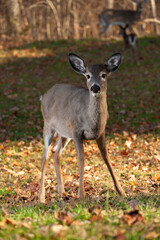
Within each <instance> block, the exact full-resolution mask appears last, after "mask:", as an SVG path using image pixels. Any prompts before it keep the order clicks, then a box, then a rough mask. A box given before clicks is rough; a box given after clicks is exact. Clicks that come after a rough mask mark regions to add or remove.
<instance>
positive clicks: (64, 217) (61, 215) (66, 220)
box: [54, 211, 73, 225]
mask: <svg viewBox="0 0 160 240" xmlns="http://www.w3.org/2000/svg"><path fill="white" fill-rule="evenodd" d="M54 216H55V219H56V220H57V221H59V222H60V223H63V224H67V225H70V224H71V223H72V222H73V218H72V216H71V215H69V214H68V213H67V212H66V211H59V212H55V213H54Z"/></svg>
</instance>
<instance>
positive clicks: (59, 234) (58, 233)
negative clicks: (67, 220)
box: [50, 224, 68, 239]
mask: <svg viewBox="0 0 160 240" xmlns="http://www.w3.org/2000/svg"><path fill="white" fill-rule="evenodd" d="M50 230H51V232H52V233H53V234H54V237H55V238H60V239H65V235H66V231H67V230H68V227H67V226H63V225H59V224H58V225H56V224H52V225H51V227H50Z"/></svg>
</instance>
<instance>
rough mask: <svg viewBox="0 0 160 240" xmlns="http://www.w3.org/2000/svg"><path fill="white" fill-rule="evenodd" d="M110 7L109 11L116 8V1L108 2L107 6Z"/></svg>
mask: <svg viewBox="0 0 160 240" xmlns="http://www.w3.org/2000/svg"><path fill="white" fill-rule="evenodd" d="M107 5H108V6H107V7H108V8H109V9H112V8H114V0H108V4H107Z"/></svg>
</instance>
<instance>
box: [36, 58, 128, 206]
mask: <svg viewBox="0 0 160 240" xmlns="http://www.w3.org/2000/svg"><path fill="white" fill-rule="evenodd" d="M69 61H70V64H71V66H72V67H73V69H74V70H75V71H76V72H77V73H80V74H82V75H84V76H85V77H86V79H87V87H88V88H81V87H76V86H73V85H69V84H57V85H54V86H53V87H52V88H50V89H49V90H48V91H47V92H46V93H45V94H44V95H43V96H42V103H41V110H42V114H43V118H44V130H43V137H44V144H45V149H44V153H43V157H42V175H41V182H40V192H39V201H40V202H45V188H44V178H45V170H46V165H47V161H48V156H49V146H50V144H51V142H52V140H53V138H54V137H55V136H57V141H56V143H55V146H54V147H53V152H54V155H53V157H54V164H55V170H56V175H57V182H58V193H59V195H60V196H63V194H64V185H63V179H62V175H61V164H60V158H59V155H60V153H61V152H62V150H63V149H64V147H65V146H66V145H67V144H68V142H69V141H70V140H71V139H72V140H73V141H74V144H75V148H76V151H77V156H78V167H79V192H78V196H79V197H80V198H83V197H84V195H85V193H84V180H83V177H84V150H83V141H84V140H88V139H89V140H91V139H96V141H97V144H98V147H99V149H100V152H101V154H102V157H103V159H104V161H105V163H106V165H107V167H108V169H109V172H110V174H111V177H112V179H113V183H114V186H115V189H116V191H117V193H119V194H120V195H125V193H124V191H123V189H122V188H121V185H120V183H119V181H118V180H117V178H116V176H115V174H114V172H113V169H112V165H111V163H110V161H109V156H108V151H107V147H106V141H105V126H106V123H107V119H108V110H107V102H106V97H107V95H106V91H107V77H108V75H110V73H111V72H114V71H115V70H116V69H117V68H118V67H119V65H120V62H121V55H120V54H119V53H116V54H114V55H112V56H111V57H110V58H109V59H108V60H107V61H106V63H105V64H95V65H88V66H87V65H85V63H84V61H83V60H82V59H81V58H80V57H78V56H77V55H76V54H74V53H71V54H69Z"/></svg>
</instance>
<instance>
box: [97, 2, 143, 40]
mask: <svg viewBox="0 0 160 240" xmlns="http://www.w3.org/2000/svg"><path fill="white" fill-rule="evenodd" d="M134 2H136V4H137V9H136V10H121V9H120V10H118V9H105V10H104V11H102V12H101V13H100V15H99V20H100V29H99V43H100V42H101V35H102V34H103V33H105V40H106V41H107V34H106V32H107V31H108V30H109V28H110V27H111V26H112V25H125V24H128V25H129V27H130V29H131V25H133V24H135V23H136V22H137V21H139V20H140V16H141V13H142V4H143V3H144V2H145V0H142V1H138V0H134Z"/></svg>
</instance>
